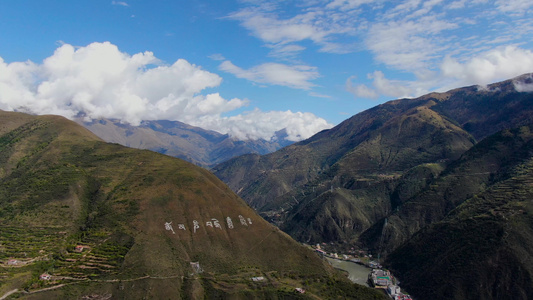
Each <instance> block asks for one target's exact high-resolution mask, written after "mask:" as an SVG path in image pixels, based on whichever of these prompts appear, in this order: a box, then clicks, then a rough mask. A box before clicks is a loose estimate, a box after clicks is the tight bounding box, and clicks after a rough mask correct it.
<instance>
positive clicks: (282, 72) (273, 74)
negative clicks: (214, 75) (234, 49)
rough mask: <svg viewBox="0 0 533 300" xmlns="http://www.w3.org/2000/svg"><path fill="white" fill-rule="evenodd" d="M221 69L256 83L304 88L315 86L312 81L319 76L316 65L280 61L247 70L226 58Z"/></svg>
mask: <svg viewBox="0 0 533 300" xmlns="http://www.w3.org/2000/svg"><path fill="white" fill-rule="evenodd" d="M219 69H220V70H222V71H224V72H228V73H231V74H233V75H235V76H236V77H238V78H243V79H247V80H250V81H253V82H256V83H265V84H272V85H281V86H287V87H291V88H295V89H304V90H308V89H310V88H311V87H313V86H314V84H312V83H311V82H310V81H311V80H313V79H317V78H318V77H319V73H318V71H317V70H316V68H315V67H311V66H306V65H296V66H289V65H285V64H280V63H265V64H261V65H258V66H255V67H252V68H250V69H248V70H245V69H242V68H240V67H238V66H236V65H234V64H233V63H232V62H231V61H229V60H226V61H224V62H223V63H222V64H220V66H219Z"/></svg>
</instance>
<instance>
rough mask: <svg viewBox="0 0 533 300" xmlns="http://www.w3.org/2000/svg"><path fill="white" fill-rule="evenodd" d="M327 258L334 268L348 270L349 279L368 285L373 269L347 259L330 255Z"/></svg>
mask: <svg viewBox="0 0 533 300" xmlns="http://www.w3.org/2000/svg"><path fill="white" fill-rule="evenodd" d="M326 259H327V260H328V262H329V263H330V264H331V266H333V267H334V268H337V269H341V270H344V271H346V272H348V274H349V275H348V279H350V280H351V281H352V282H354V283H357V284H360V285H366V286H368V283H367V280H368V274H369V273H370V271H372V269H370V268H367V267H365V266H362V265H359V264H356V263H354V262H351V261H347V260H340V259H334V258H329V257H326Z"/></svg>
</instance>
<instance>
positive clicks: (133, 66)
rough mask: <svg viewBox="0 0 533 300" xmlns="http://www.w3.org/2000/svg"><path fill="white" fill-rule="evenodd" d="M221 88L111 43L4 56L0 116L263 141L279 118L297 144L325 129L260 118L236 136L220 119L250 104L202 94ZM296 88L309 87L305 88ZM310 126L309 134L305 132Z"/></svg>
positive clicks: (312, 121) (303, 117)
mask: <svg viewBox="0 0 533 300" xmlns="http://www.w3.org/2000/svg"><path fill="white" fill-rule="evenodd" d="M308 71H309V70H308ZM310 72H311V71H310ZM289 73H290V72H289ZM282 75H283V74H282ZM281 77H283V76H281ZM265 78H267V77H265ZM280 80H281V81H283V79H280ZM221 82H222V78H221V77H220V76H218V75H217V74H214V73H210V72H208V71H205V70H203V69H202V68H200V67H199V66H196V65H193V64H191V63H189V62H187V61H186V60H183V59H178V60H177V61H176V62H174V63H173V64H171V65H167V64H163V63H162V62H161V61H160V60H159V59H157V58H156V57H155V56H154V54H153V53H152V52H148V51H147V52H143V53H137V54H134V55H129V54H127V53H123V52H121V51H119V49H118V48H117V46H115V45H113V44H111V43H109V42H105V43H92V44H90V45H88V46H86V47H77V48H76V47H73V46H71V45H69V44H64V45H62V46H60V47H59V48H58V49H56V51H55V52H54V54H53V55H52V56H50V57H48V58H46V59H45V60H44V61H43V62H42V63H41V64H36V63H34V62H31V61H26V62H12V63H6V62H5V61H4V60H3V59H2V58H1V57H0V109H2V110H7V111H23V112H28V113H33V114H58V115H62V116H65V117H67V118H74V117H79V116H84V117H85V118H86V119H87V120H90V119H98V118H116V119H120V120H122V121H123V122H126V123H130V124H133V125H138V124H139V123H140V122H141V121H142V120H162V119H166V120H178V121H182V122H185V123H188V124H191V125H196V126H200V127H207V126H210V125H213V124H219V125H220V127H209V128H208V129H213V130H217V131H221V129H223V132H224V133H230V134H235V135H237V136H239V137H249V138H259V137H261V138H265V139H270V137H272V136H274V134H275V131H277V130H280V129H283V127H281V128H273V127H279V126H278V124H276V125H270V128H272V131H268V128H267V126H266V125H265V124H266V123H267V122H268V121H265V120H270V119H272V118H274V117H275V116H277V115H280V116H285V117H287V118H288V119H287V121H285V122H278V123H279V124H286V125H287V126H290V127H291V128H288V129H287V130H288V131H289V132H291V137H292V138H294V139H297V137H298V136H300V137H308V136H309V133H310V132H311V131H312V130H314V129H316V128H321V127H320V126H319V125H317V124H324V123H325V121H324V120H323V119H320V118H318V117H316V116H314V115H312V114H303V113H289V114H288V113H286V112H283V113H276V112H271V113H261V112H258V111H254V112H253V114H249V115H250V116H253V118H254V121H256V122H258V126H259V127H260V128H259V129H258V128H255V124H254V123H252V124H251V125H248V126H244V127H242V128H240V129H231V128H232V126H237V125H236V123H237V122H236V120H238V119H239V118H241V117H239V116H235V117H232V118H223V117H222V114H224V113H227V112H231V111H234V110H236V109H238V108H242V107H244V106H246V105H247V104H248V103H249V101H248V100H246V99H244V100H242V99H237V98H234V99H230V100H227V99H224V98H223V97H222V96H221V95H220V94H219V93H210V94H202V91H203V90H204V89H206V88H214V87H217V86H219V85H220V83H221ZM293 84H296V85H300V86H302V87H305V86H308V83H305V82H303V81H302V82H299V81H295V82H293ZM263 116H264V118H265V120H263ZM242 118H245V117H244V116H243V117H242ZM280 118H281V117H280ZM204 121H205V122H206V123H203V122H204ZM263 123H265V124H263ZM304 123H308V124H309V127H305V126H302V124H304ZM326 124H327V123H326ZM204 125H205V126H204ZM298 130H302V132H297V131H298Z"/></svg>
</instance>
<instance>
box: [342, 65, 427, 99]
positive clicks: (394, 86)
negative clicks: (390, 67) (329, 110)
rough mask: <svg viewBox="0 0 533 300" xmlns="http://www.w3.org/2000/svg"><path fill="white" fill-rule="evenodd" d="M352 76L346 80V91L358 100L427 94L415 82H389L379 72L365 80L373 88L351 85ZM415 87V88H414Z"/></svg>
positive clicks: (369, 75) (389, 80) (421, 86)
mask: <svg viewBox="0 0 533 300" xmlns="http://www.w3.org/2000/svg"><path fill="white" fill-rule="evenodd" d="M354 78H355V77H354V76H352V77H350V78H348V79H347V80H346V90H347V91H348V92H350V93H352V94H354V95H355V96H356V97H358V98H367V99H377V98H378V97H379V96H380V95H386V96H390V97H394V98H408V97H415V96H419V95H422V94H424V93H426V92H427V90H426V89H425V88H423V85H420V86H419V84H418V83H416V82H410V81H401V80H391V79H387V78H386V77H385V74H383V72H381V71H374V72H373V73H370V74H367V78H368V79H371V80H372V86H373V88H370V87H368V86H367V85H365V84H358V85H355V86H354V85H353V83H352V80H353V79H354ZM415 86H416V87H415Z"/></svg>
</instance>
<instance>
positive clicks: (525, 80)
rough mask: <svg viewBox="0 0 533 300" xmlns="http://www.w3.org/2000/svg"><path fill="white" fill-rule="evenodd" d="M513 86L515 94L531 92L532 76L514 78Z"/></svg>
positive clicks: (532, 89)
mask: <svg viewBox="0 0 533 300" xmlns="http://www.w3.org/2000/svg"><path fill="white" fill-rule="evenodd" d="M513 84H514V87H515V89H516V91H517V92H533V74H528V75H526V76H524V77H519V78H515V79H514V80H513Z"/></svg>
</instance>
